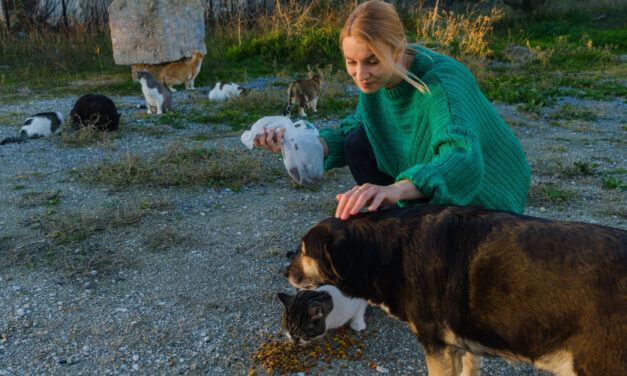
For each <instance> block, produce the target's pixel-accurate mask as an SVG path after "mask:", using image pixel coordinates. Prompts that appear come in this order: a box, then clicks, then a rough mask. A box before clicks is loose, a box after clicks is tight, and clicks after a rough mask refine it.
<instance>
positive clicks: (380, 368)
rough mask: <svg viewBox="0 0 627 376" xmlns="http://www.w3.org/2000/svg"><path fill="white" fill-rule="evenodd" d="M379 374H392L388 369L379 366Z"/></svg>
mask: <svg viewBox="0 0 627 376" xmlns="http://www.w3.org/2000/svg"><path fill="white" fill-rule="evenodd" d="M377 372H381V373H388V372H390V371H389V370H388V369H387V368H385V367H382V366H380V365H377Z"/></svg>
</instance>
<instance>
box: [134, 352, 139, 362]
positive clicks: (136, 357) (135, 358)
mask: <svg viewBox="0 0 627 376" xmlns="http://www.w3.org/2000/svg"><path fill="white" fill-rule="evenodd" d="M138 360H139V355H137V354H135V355H133V361H134V362H136V361H138Z"/></svg>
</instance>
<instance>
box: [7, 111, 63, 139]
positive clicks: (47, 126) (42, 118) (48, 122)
mask: <svg viewBox="0 0 627 376" xmlns="http://www.w3.org/2000/svg"><path fill="white" fill-rule="evenodd" d="M63 122H64V119H63V115H62V114H61V113H60V112H40V113H38V114H35V115H33V116H31V117H29V118H28V119H26V121H25V122H24V125H23V126H22V128H21V129H20V136H19V137H7V138H5V139H4V140H2V141H0V145H5V144H9V143H20V142H24V141H26V140H27V139H29V138H38V137H47V136H50V135H52V134H57V133H59V132H61V127H62V126H63Z"/></svg>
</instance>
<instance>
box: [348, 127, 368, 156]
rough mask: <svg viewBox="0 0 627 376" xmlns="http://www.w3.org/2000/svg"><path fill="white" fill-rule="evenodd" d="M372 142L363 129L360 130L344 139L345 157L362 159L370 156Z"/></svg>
mask: <svg viewBox="0 0 627 376" xmlns="http://www.w3.org/2000/svg"><path fill="white" fill-rule="evenodd" d="M370 148H371V146H370V141H368V136H367V135H366V131H364V129H363V128H358V129H356V130H354V131H352V132H351V133H349V134H348V136H346V138H345V139H344V155H345V157H346V158H347V160H349V159H355V158H358V159H362V158H364V157H366V156H369V154H370Z"/></svg>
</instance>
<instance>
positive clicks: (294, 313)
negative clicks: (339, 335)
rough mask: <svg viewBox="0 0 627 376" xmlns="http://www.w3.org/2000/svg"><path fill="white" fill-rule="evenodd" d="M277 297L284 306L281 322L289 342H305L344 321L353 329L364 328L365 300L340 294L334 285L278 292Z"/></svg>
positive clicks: (342, 324)
mask: <svg viewBox="0 0 627 376" xmlns="http://www.w3.org/2000/svg"><path fill="white" fill-rule="evenodd" d="M278 297H279V300H281V302H282V303H283V306H284V310H283V315H282V318H281V325H282V326H283V330H284V331H285V334H286V335H287V338H289V340H290V341H291V342H292V343H296V344H299V345H300V344H304V343H307V342H309V341H311V340H313V339H315V338H319V337H322V336H323V335H324V334H325V333H326V332H327V330H329V329H336V328H340V327H342V326H344V325H345V324H346V323H347V322H350V327H351V328H352V329H353V330H356V331H361V330H364V329H366V322H365V321H364V313H365V312H366V307H367V306H368V302H367V301H365V300H363V299H356V298H349V297H347V296H344V295H342V293H341V292H340V290H338V289H337V288H336V287H334V286H331V285H324V286H320V287H318V288H317V289H315V290H300V291H299V292H298V293H296V295H288V294H284V293H279V294H278Z"/></svg>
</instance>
